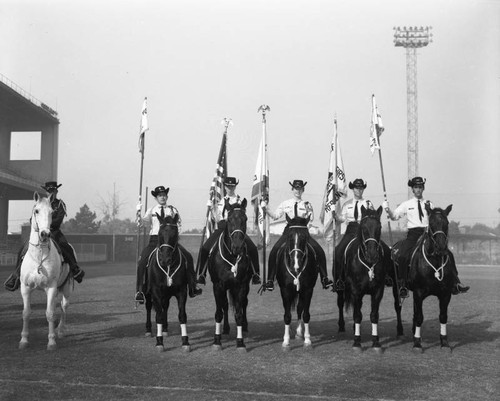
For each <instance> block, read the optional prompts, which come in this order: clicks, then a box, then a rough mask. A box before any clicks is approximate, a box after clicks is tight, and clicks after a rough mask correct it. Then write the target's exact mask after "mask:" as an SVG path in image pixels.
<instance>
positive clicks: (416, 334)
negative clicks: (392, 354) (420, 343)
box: [414, 327, 420, 338]
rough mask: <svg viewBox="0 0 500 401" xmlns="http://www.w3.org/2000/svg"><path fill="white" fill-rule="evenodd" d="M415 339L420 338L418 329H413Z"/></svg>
mask: <svg viewBox="0 0 500 401" xmlns="http://www.w3.org/2000/svg"><path fill="white" fill-rule="evenodd" d="M414 336H415V337H417V338H420V327H415V334H414Z"/></svg>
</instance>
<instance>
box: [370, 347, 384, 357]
mask: <svg viewBox="0 0 500 401" xmlns="http://www.w3.org/2000/svg"><path fill="white" fill-rule="evenodd" d="M372 350H373V351H374V352H375V353H376V354H377V355H382V354H383V353H384V351H383V349H382V347H381V346H380V345H379V346H378V347H372Z"/></svg>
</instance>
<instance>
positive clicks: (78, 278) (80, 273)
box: [73, 269, 85, 283]
mask: <svg viewBox="0 0 500 401" xmlns="http://www.w3.org/2000/svg"><path fill="white" fill-rule="evenodd" d="M84 276H85V272H84V271H83V270H82V269H78V271H77V272H76V274H73V279H74V280H75V281H76V282H77V283H81V282H82V280H83V277H84Z"/></svg>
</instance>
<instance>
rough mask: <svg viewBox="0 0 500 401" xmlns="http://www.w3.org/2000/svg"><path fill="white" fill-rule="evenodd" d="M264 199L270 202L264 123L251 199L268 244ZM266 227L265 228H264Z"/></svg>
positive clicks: (259, 225) (256, 218)
mask: <svg viewBox="0 0 500 401" xmlns="http://www.w3.org/2000/svg"><path fill="white" fill-rule="evenodd" d="M262 199H264V200H266V201H267V202H269V166H268V162H267V134H266V124H265V123H263V124H262V138H261V140H260V144H259V152H258V154H257V164H256V165H255V174H254V176H253V185H252V196H251V201H252V204H253V205H254V211H255V220H256V221H255V223H256V225H257V226H258V228H259V232H260V234H261V236H262V235H263V233H264V231H265V232H266V244H269V241H270V237H269V219H268V218H267V217H264V211H263V210H262V207H261V206H260V201H261V200H262ZM264 229H265V230H264Z"/></svg>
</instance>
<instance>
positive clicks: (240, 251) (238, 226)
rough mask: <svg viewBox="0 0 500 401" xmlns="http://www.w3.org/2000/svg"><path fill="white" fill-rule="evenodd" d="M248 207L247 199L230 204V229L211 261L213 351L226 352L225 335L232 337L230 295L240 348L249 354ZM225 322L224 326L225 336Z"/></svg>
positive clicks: (221, 239) (209, 269)
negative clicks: (246, 241)
mask: <svg viewBox="0 0 500 401" xmlns="http://www.w3.org/2000/svg"><path fill="white" fill-rule="evenodd" d="M246 206H247V200H246V199H243V202H241V204H238V203H235V204H233V205H231V204H229V202H228V201H227V200H226V203H225V208H226V210H227V212H228V214H227V221H226V227H225V228H224V231H223V232H222V233H221V235H220V237H219V240H218V242H217V245H216V246H215V248H214V250H213V251H212V253H211V255H210V257H209V259H208V271H209V273H210V277H211V279H212V283H213V286H214V297H215V304H216V310H215V336H214V342H213V347H214V348H215V349H218V350H221V349H222V344H221V334H229V319H228V309H229V307H228V293H229V297H230V299H231V304H232V306H233V308H234V317H235V320H236V326H237V335H236V347H237V349H238V350H243V351H245V350H246V346H245V343H244V341H243V332H247V331H248V322H247V306H248V293H249V291H250V280H251V278H252V268H251V266H250V259H249V257H248V255H247V249H246V246H245V235H246V230H247V216H246V211H245V209H246ZM222 319H224V326H223V331H222V332H221V322H222Z"/></svg>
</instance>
